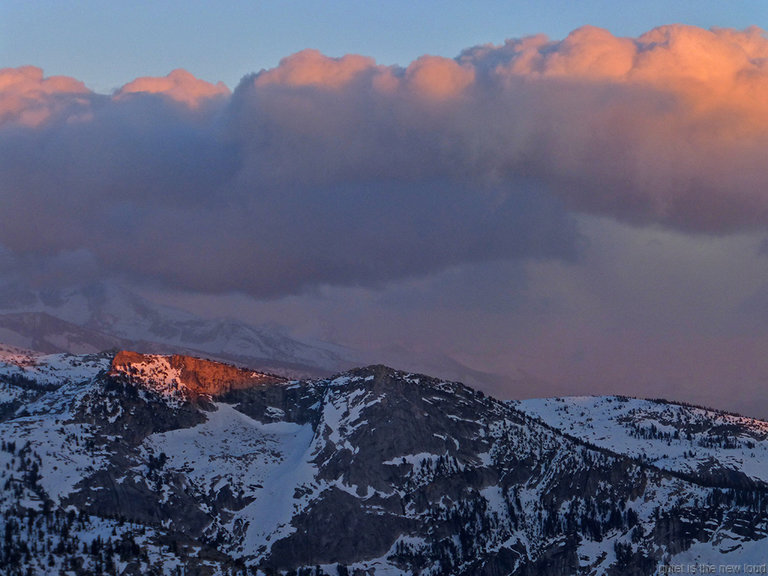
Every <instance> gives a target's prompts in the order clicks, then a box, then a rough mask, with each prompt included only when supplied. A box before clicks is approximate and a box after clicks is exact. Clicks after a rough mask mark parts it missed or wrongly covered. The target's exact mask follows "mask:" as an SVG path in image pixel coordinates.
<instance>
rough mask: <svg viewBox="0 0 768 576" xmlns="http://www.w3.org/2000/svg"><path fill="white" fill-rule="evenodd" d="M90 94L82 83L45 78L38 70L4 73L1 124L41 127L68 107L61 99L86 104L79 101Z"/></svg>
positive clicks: (0, 90)
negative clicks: (55, 114) (11, 123)
mask: <svg viewBox="0 0 768 576" xmlns="http://www.w3.org/2000/svg"><path fill="white" fill-rule="evenodd" d="M89 94H90V91H89V90H88V89H87V88H86V87H85V85H84V84H83V83H82V82H80V81H78V80H75V79H74V78H68V77H66V76H51V77H48V78H44V77H43V71H42V70H41V69H40V68H36V67H34V66H23V67H21V68H3V69H0V124H3V123H5V122H18V123H20V124H24V125H28V126H38V125H39V124H41V123H42V122H44V121H45V120H47V119H48V118H49V117H50V116H51V114H52V113H54V112H55V111H57V110H59V111H61V110H62V109H63V108H64V107H65V106H66V105H67V103H68V102H67V101H63V99H62V98H61V96H65V97H66V100H69V103H71V102H72V101H75V102H80V103H81V104H82V103H83V99H82V98H79V97H82V96H87V95H89Z"/></svg>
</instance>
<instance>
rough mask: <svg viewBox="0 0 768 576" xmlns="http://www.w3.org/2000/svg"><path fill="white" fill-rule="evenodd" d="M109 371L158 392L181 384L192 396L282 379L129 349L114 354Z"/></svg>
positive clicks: (194, 360)
mask: <svg viewBox="0 0 768 576" xmlns="http://www.w3.org/2000/svg"><path fill="white" fill-rule="evenodd" d="M109 373H110V375H111V376H123V377H127V378H128V379H129V380H132V381H138V382H140V383H142V384H145V385H147V386H148V387H150V388H152V389H155V390H156V391H160V392H166V393H167V392H171V391H173V390H178V389H180V388H181V389H183V390H185V391H186V392H188V393H189V394H190V395H191V396H193V397H197V396H212V397H216V396H221V395H223V394H226V393H227V392H230V391H232V390H242V389H245V388H252V387H255V386H262V385H265V384H274V383H276V382H283V381H284V379H283V378H280V377H278V376H270V375H268V374H264V373H261V372H255V371H253V370H247V369H244V368H238V367H236V366H232V365H230V364H223V363H221V362H215V361H213V360H205V359H203V358H196V357H194V356H184V355H181V354H173V355H171V356H163V355H158V354H141V353H139V352H131V351H128V350H121V351H120V352H118V353H117V354H115V357H114V358H113V359H112V364H111V367H110V372H109Z"/></svg>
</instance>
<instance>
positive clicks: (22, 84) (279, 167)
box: [0, 26, 768, 297]
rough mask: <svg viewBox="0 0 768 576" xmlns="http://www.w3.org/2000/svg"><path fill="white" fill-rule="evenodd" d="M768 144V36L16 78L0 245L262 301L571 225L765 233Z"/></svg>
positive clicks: (2, 181) (0, 160) (550, 243)
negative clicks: (89, 77) (116, 81)
mask: <svg viewBox="0 0 768 576" xmlns="http://www.w3.org/2000/svg"><path fill="white" fill-rule="evenodd" d="M767 136H768V41H767V40H766V39H765V38H764V36H763V34H762V32H761V31H760V30H758V29H748V30H745V31H735V30H718V29H716V30H702V29H698V28H693V27H687V26H667V27H662V28H658V29H655V30H652V31H650V32H648V33H647V34H645V35H643V36H641V37H639V38H636V39H632V38H617V37H614V36H613V35H611V34H610V33H609V32H607V31H605V30H600V29H597V28H590V27H587V28H582V29H579V30H576V31H574V32H573V33H572V34H571V35H569V36H568V37H567V38H566V39H564V40H562V41H550V40H548V39H546V38H545V37H541V36H538V37H531V38H524V39H516V40H509V41H507V42H505V43H504V44H503V45H500V46H492V45H487V46H477V47H474V48H470V49H468V50H466V51H464V52H463V53H462V54H461V55H459V57H457V58H456V59H446V58H441V57H436V56H423V57H421V58H419V59H417V60H416V61H414V62H413V63H411V64H410V65H409V66H408V67H406V68H399V67H392V66H382V65H379V64H377V63H376V62H375V61H374V60H372V59H370V58H366V57H363V56H357V55H347V56H344V57H341V58H331V57H328V56H324V55H322V54H320V53H318V52H316V51H304V52H300V53H298V54H294V55H293V56H289V57H287V58H285V59H284V60H283V61H282V62H281V63H280V65H279V66H278V67H276V68H274V69H271V70H266V71H261V72H259V73H256V74H251V75H248V76H246V77H244V78H243V80H242V81H241V83H240V85H239V86H238V87H237V88H236V90H235V91H234V93H232V94H231V95H230V94H229V93H228V90H227V89H226V88H225V87H224V86H222V85H221V84H217V85H214V84H210V83H208V82H205V81H202V80H199V79H196V78H194V77H193V76H192V75H190V74H189V73H187V72H185V71H183V70H176V71H173V72H171V73H170V74H169V75H168V76H166V77H164V78H140V79H137V80H134V81H133V82H130V83H128V84H126V85H125V86H124V87H122V88H121V89H119V90H117V91H116V92H115V93H114V94H112V95H98V94H94V93H92V92H90V91H88V90H87V89H86V88H85V87H84V86H83V85H82V83H79V82H78V81H76V80H73V79H70V78H62V77H55V78H45V77H44V76H43V74H42V72H41V71H40V70H38V69H34V68H21V69H5V70H2V71H0V198H2V200H0V203H1V206H0V208H2V210H0V245H2V246H4V247H5V248H6V249H7V250H8V251H9V253H10V254H12V255H13V257H15V258H18V259H19V261H22V260H23V261H24V262H28V261H29V260H30V259H35V258H39V259H41V261H42V260H44V259H50V258H56V257H57V255H60V254H76V255H78V258H77V259H76V261H77V262H87V263H88V269H89V270H92V269H93V267H94V266H96V267H98V268H100V269H101V270H103V272H104V274H110V275H116V276H125V277H133V278H138V279H147V280H151V281H153V282H155V283H157V284H159V285H161V286H169V287H173V288H177V289H183V290H190V291H202V292H211V293H215V292H228V291H242V292H245V293H248V294H251V295H254V296H258V297H271V296H279V295H283V294H288V293H297V292H301V291H304V290H311V289H315V288H317V287H318V286H321V285H324V284H336V285H348V286H380V285H383V284H386V283H387V282H391V281H394V280H400V279H404V278H412V277H423V276H425V275H427V274H432V273H436V272H440V271H445V270H447V269H450V268H452V267H455V266H472V265H474V264H478V263H482V262H489V261H502V260H529V259H556V260H557V259H559V260H573V259H574V258H576V257H577V255H578V252H579V242H580V240H579V238H580V236H579V231H578V229H577V226H576V224H575V220H574V218H573V217H572V213H579V212H588V213H595V214H599V215H603V216H606V217H609V218H614V219H618V220H621V221H625V222H629V223H635V224H656V225H661V226H666V227H669V228H671V229H676V230H682V231H686V232H696V233H705V234H723V233H729V232H734V231H740V230H749V229H755V228H760V227H763V226H765V224H766V223H768V195H767V194H766V193H765V190H768V168H766V165H765V162H764V150H765V147H766V144H767V143H768V142H767V141H766V140H768V138H767ZM52 269H54V270H57V269H58V268H56V267H53V268H52Z"/></svg>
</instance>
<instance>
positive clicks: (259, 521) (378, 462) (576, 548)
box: [0, 347, 768, 576]
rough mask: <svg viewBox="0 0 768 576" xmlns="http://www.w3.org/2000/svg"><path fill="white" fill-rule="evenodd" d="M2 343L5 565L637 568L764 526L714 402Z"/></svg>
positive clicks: (428, 570) (751, 463) (405, 570)
mask: <svg viewBox="0 0 768 576" xmlns="http://www.w3.org/2000/svg"><path fill="white" fill-rule="evenodd" d="M0 354H1V355H2V362H0V390H1V391H2V396H1V397H0V437H1V438H2V445H1V446H0V485H3V486H5V490H4V491H3V493H2V496H0V511H2V513H3V514H2V517H1V518H2V519H0V530H2V532H3V533H4V534H5V535H6V536H5V538H6V539H5V541H4V544H3V545H2V546H0V566H2V567H3V569H4V570H5V572H4V573H7V574H9V575H14V574H25V573H26V571H27V569H29V571H30V572H31V573H32V574H48V573H51V570H53V571H54V573H58V572H59V571H61V570H64V571H65V573H66V570H69V571H70V573H71V574H78V575H79V574H92V573H114V574H145V573H148V572H152V571H154V572H155V573H158V574H169V575H171V574H176V573H179V571H181V572H183V573H185V574H200V575H202V574H221V575H223V574H240V575H246V574H260V575H265V574H288V573H302V574H318V575H319V574H321V573H324V574H340V575H343V574H358V575H360V574H367V575H379V576H381V575H382V574H387V575H403V576H404V575H410V574H422V575H425V576H426V575H438V574H451V575H457V576H465V575H466V576H469V575H475V574H488V575H490V574H519V575H532V574H558V575H559V574H655V573H658V572H659V571H660V570H667V569H668V568H669V567H670V566H676V565H681V564H682V563H687V562H706V563H711V564H720V563H724V562H731V561H733V562H737V561H738V562H748V561H749V562H752V561H753V560H756V559H757V558H758V556H757V551H758V550H759V549H761V547H763V546H764V545H766V544H768V540H767V539H766V536H767V535H768V490H766V487H765V486H764V485H763V484H762V479H763V478H764V477H763V475H762V466H763V464H764V463H765V456H764V452H763V451H762V448H761V447H760V446H762V444H761V443H762V442H763V438H762V437H761V436H760V434H762V432H761V431H762V430H763V429H764V428H763V423H759V422H754V421H746V420H739V419H738V417H735V416H732V415H727V414H723V413H717V412H709V411H705V410H701V409H697V408H691V407H687V406H678V405H673V404H668V403H660V402H647V401H640V400H634V399H624V398H614V397H611V398H581V399H561V400H557V399H553V400H542V401H525V402H521V403H503V402H499V401H497V400H495V399H493V398H490V397H487V396H485V395H484V394H482V393H480V392H477V391H474V390H472V389H470V388H467V387H465V386H463V385H461V384H458V383H455V382H446V381H442V380H439V379H434V378H430V377H428V376H423V375H418V374H412V373H407V372H400V371H396V370H392V369H390V368H387V367H384V366H370V367H367V368H360V369H355V370H351V371H348V372H345V373H341V374H338V375H336V376H334V377H331V378H326V379H319V380H308V381H286V380H284V379H281V378H276V377H270V376H268V375H258V374H254V373H253V372H251V371H243V370H239V369H237V368H234V367H226V366H221V365H217V364H215V363H211V362H207V361H203V360H198V359H187V358H182V357H162V356H156V355H154V356H153V355H142V354H136V353H125V352H124V353H120V354H118V355H116V356H115V357H114V358H112V357H110V356H107V355H101V356H99V355H94V356H83V357H74V356H70V355H64V354H59V355H48V356H40V355H35V354H31V353H28V352H24V351H23V350H18V349H12V348H9V347H6V348H4V349H3V350H1V351H0ZM654 430H655V432H654ZM675 430H678V432H680V434H685V442H688V443H689V444H690V445H689V446H688V447H687V450H688V451H689V452H690V450H692V449H693V450H694V451H696V452H698V453H699V454H700V456H694V457H691V456H690V455H688V456H686V454H685V449H683V448H682V446H683V444H680V446H679V448H680V450H678V443H677V439H676V438H675V433H674V432H675ZM688 431H690V434H691V437H690V439H689V438H688V437H687V432H688ZM749 443H752V444H754V446H753V447H752V448H750V444H749ZM742 444H743V446H744V450H742V448H741V446H742ZM673 447H674V449H672V448H673ZM705 449H706V452H707V457H708V458H711V459H710V460H704V459H702V458H703V454H704V451H705ZM748 449H749V450H754V455H753V452H748V451H746V450H748ZM678 452H679V453H678ZM697 458H698V459H697ZM707 462H709V463H710V464H713V466H710V467H708V466H706V465H704V464H705V463H707ZM691 463H693V464H691ZM742 470H747V471H749V472H748V474H742V473H741V471H742ZM33 550H34V552H33Z"/></svg>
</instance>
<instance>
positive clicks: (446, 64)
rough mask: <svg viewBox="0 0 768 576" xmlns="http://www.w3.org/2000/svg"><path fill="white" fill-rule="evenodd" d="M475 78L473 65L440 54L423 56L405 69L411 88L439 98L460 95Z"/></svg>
mask: <svg viewBox="0 0 768 576" xmlns="http://www.w3.org/2000/svg"><path fill="white" fill-rule="evenodd" d="M474 79H475V71H474V70H473V69H472V68H471V67H468V66H462V65H460V64H459V63H457V62H456V61H455V60H450V59H448V58H441V57H439V56H422V57H421V58H419V59H418V60H416V61H415V62H414V63H413V64H411V65H410V66H408V68H407V70H406V71H405V80H406V82H407V85H408V88H409V89H411V90H413V91H415V92H416V93H417V94H420V95H422V96H426V97H429V98H432V99H437V100H441V99H444V98H451V97H453V96H457V95H459V94H460V93H461V92H463V91H464V90H465V89H466V88H467V87H468V86H470V85H471V84H472V83H473V82H474Z"/></svg>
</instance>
